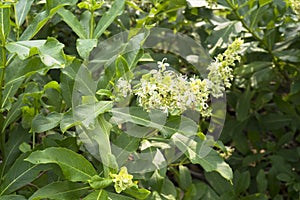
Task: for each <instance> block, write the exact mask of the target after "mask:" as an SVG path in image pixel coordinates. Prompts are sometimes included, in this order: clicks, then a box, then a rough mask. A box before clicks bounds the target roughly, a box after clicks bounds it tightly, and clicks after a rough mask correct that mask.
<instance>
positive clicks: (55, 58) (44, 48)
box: [6, 37, 66, 68]
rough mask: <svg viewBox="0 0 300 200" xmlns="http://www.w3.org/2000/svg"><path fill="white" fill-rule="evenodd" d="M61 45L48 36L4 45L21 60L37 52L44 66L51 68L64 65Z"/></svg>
mask: <svg viewBox="0 0 300 200" xmlns="http://www.w3.org/2000/svg"><path fill="white" fill-rule="evenodd" d="M63 47H64V45H63V44H62V43H60V42H58V41H57V40H56V39H55V38H50V37H49V38H48V39H47V40H31V41H18V42H11V43H8V44H7V45H6V48H7V50H8V51H9V52H11V53H16V54H17V55H18V56H19V58H20V59H22V60H24V59H26V58H28V57H30V56H33V55H35V54H38V55H39V56H40V58H41V60H42V62H43V63H44V64H45V65H46V66H48V67H53V68H61V67H64V66H65V62H66V60H65V57H64V54H63Z"/></svg>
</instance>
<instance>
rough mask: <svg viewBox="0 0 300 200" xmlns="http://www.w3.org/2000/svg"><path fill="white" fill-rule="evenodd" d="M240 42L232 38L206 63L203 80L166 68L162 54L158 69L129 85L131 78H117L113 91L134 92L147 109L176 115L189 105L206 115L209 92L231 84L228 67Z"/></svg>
mask: <svg viewBox="0 0 300 200" xmlns="http://www.w3.org/2000/svg"><path fill="white" fill-rule="evenodd" d="M242 44H243V41H242V40H241V39H236V40H235V41H234V42H233V43H232V44H231V45H230V46H229V47H228V48H227V50H226V51H225V52H224V53H223V54H219V55H218V56H217V57H216V59H215V60H214V61H213V62H212V63H211V64H210V65H209V66H208V70H209V73H208V76H207V78H205V79H203V80H201V79H200V78H197V77H195V76H194V77H191V78H188V77H187V76H185V75H182V74H180V73H176V72H175V71H172V70H168V69H167V67H169V64H168V63H166V62H165V61H166V59H165V58H164V59H163V60H162V61H159V62H158V70H151V71H150V72H149V73H147V74H144V75H143V76H142V78H141V79H140V82H139V83H138V84H137V85H135V86H134V87H133V88H132V87H131V80H125V79H123V78H120V79H119V80H118V82H117V84H116V91H118V95H119V96H122V97H126V96H127V95H128V94H131V93H133V94H134V95H136V96H137V100H138V104H139V105H140V106H142V107H143V108H144V109H145V110H147V111H150V110H152V109H155V110H161V111H163V112H165V113H168V114H171V115H179V114H181V113H183V112H184V111H185V110H187V109H193V110H197V111H199V112H200V114H201V115H202V116H210V113H211V109H210V107H209V105H208V103H207V102H208V99H209V96H210V95H212V96H213V97H216V98H219V97H222V96H223V93H224V92H225V89H226V88H229V87H230V86H231V83H230V81H232V79H233V74H232V71H233V70H232V68H231V67H233V66H234V65H235V61H240V56H239V55H238V53H239V51H240V47H241V45H242Z"/></svg>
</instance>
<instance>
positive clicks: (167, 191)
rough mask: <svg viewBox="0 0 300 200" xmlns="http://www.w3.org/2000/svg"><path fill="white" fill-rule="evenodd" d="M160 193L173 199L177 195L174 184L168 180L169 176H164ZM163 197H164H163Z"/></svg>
mask: <svg viewBox="0 0 300 200" xmlns="http://www.w3.org/2000/svg"><path fill="white" fill-rule="evenodd" d="M160 195H161V196H163V197H165V198H167V199H170V200H175V199H176V196H177V191H176V187H175V185H174V184H173V183H172V181H170V179H169V178H167V177H166V178H164V182H163V185H162V188H161V191H160ZM163 199H164V198H163Z"/></svg>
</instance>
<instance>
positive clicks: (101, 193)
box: [83, 190, 108, 200]
mask: <svg viewBox="0 0 300 200" xmlns="http://www.w3.org/2000/svg"><path fill="white" fill-rule="evenodd" d="M107 199H108V194H107V192H106V191H105V190H96V191H94V192H92V193H91V194H89V195H87V196H86V197H84V199H83V200H107Z"/></svg>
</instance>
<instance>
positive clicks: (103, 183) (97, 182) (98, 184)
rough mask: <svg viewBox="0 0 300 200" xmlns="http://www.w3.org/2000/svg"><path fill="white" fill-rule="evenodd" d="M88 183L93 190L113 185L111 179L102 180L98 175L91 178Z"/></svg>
mask: <svg viewBox="0 0 300 200" xmlns="http://www.w3.org/2000/svg"><path fill="white" fill-rule="evenodd" d="M88 182H89V184H90V186H91V187H92V188H93V189H103V188H106V187H108V186H109V185H111V184H112V183H113V181H112V179H110V178H109V179H108V178H102V177H100V176H98V175H95V176H93V177H92V179H91V180H89V181H88Z"/></svg>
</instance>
